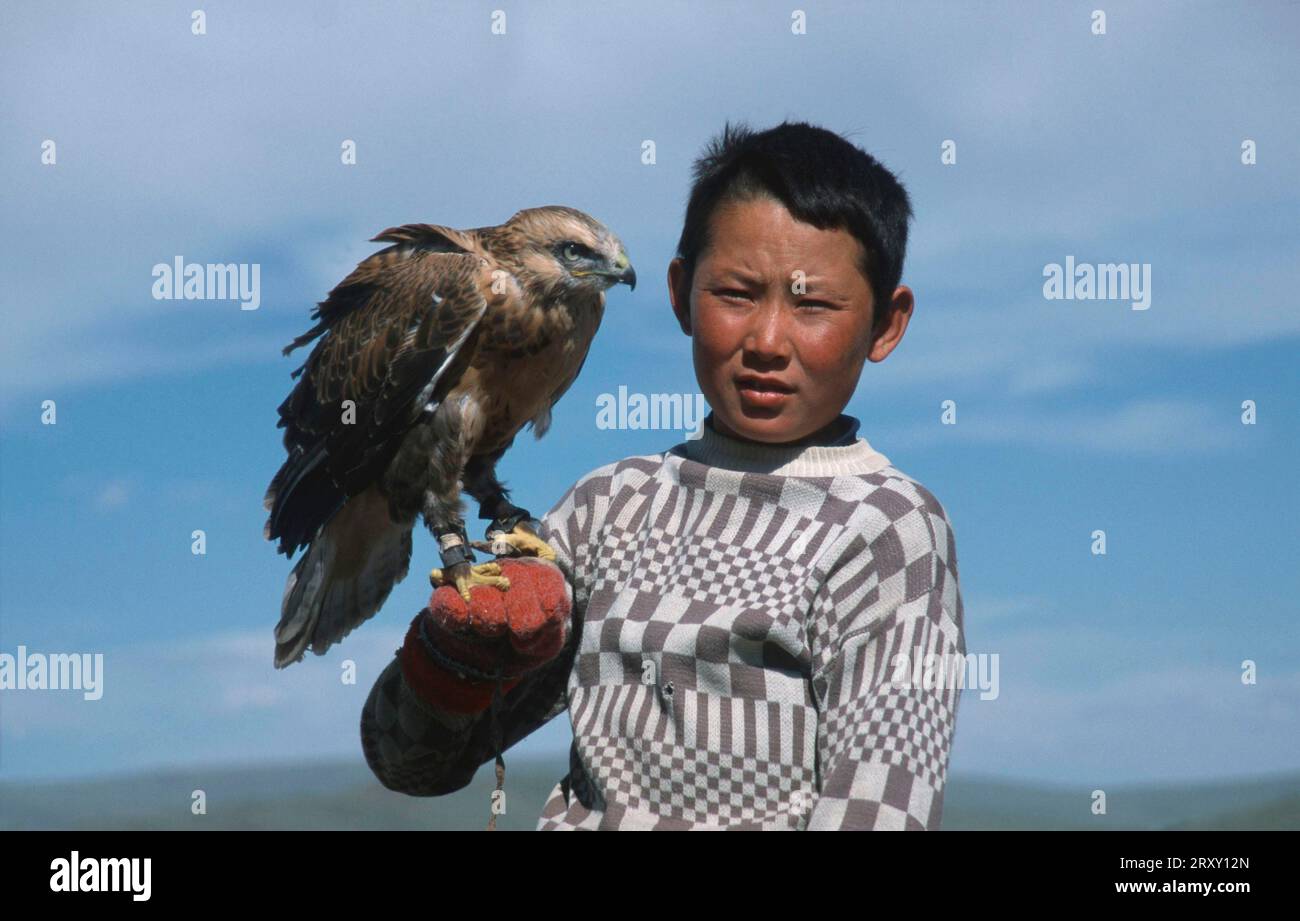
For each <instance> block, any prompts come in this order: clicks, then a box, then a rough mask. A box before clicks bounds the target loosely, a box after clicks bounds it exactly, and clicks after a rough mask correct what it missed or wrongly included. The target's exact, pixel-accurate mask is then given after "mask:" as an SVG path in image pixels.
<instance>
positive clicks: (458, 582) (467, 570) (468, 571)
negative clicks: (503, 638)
mask: <svg viewBox="0 0 1300 921" xmlns="http://www.w3.org/2000/svg"><path fill="white" fill-rule="evenodd" d="M429 581H430V582H431V583H432V584H433V585H434V586H435V587H436V586H441V585H454V586H456V591H458V592H460V597H462V598H464V599H465V600H466V601H469V590H470V588H471V587H473V586H475V585H493V586H496V587H497V588H499V589H501V590H502V591H505V590H506V589H508V588H509V587H510V580H509V579H507V578H506V577H505V576H503V575H501V564H500V563H479V564H478V565H476V566H471V565H470V564H468V563H458V564H456V565H455V566H453V567H451V568H450V569H448V570H446V571H444V570H441V569H434V570H431V571H430V572H429Z"/></svg>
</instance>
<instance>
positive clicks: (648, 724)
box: [361, 123, 966, 829]
mask: <svg viewBox="0 0 1300 921" xmlns="http://www.w3.org/2000/svg"><path fill="white" fill-rule="evenodd" d="M910 217H911V208H910V204H909V201H908V197H907V193H906V191H905V190H904V189H903V188H902V186H901V185H900V184H899V183H898V182H897V180H896V179H895V177H894V176H893V175H892V174H891V173H890V172H889V171H888V170H886V169H885V168H884V167H882V166H881V165H880V164H879V163H877V162H876V161H875V160H874V159H872V158H871V157H870V156H869V155H867V154H866V153H864V152H863V151H861V150H859V149H858V148H856V147H855V146H853V145H852V144H850V143H849V142H848V141H846V140H844V139H843V138H841V137H839V136H838V135H835V134H833V133H831V132H829V131H826V130H824V129H821V128H816V127H813V126H810V125H807V124H802V123H797V124H789V123H783V124H781V125H779V126H777V127H775V128H772V129H770V130H768V131H764V132H761V133H754V132H751V131H750V130H748V129H747V128H744V127H740V128H730V127H728V128H726V129H724V131H723V133H722V135H721V136H720V137H719V138H718V139H716V140H715V141H714V142H713V143H712V144H711V145H710V147H709V149H708V150H707V151H706V153H705V154H704V156H703V157H701V158H700V159H699V160H698V161H697V163H696V170H695V184H694V187H693V189H692V192H691V197H690V202H689V205H688V208H687V212H686V220H685V227H684V229H683V231H682V235H681V240H680V243H679V246H678V253H677V258H676V259H674V260H673V262H672V264H671V265H670V267H669V271H668V284H669V294H670V298H671V301H672V306H673V312H674V314H675V315H676V318H677V321H678V323H679V325H680V326H681V329H682V331H683V332H684V333H686V334H687V335H688V336H690V337H691V342H692V348H693V354H694V363H695V371H696V375H697V377H698V379H699V384H700V388H701V390H702V391H703V393H704V395H705V397H706V398H707V399H708V401H709V404H710V406H711V408H712V412H711V413H710V414H709V416H708V417H707V418H706V420H705V425H704V430H703V435H702V437H701V438H699V439H698V440H694V441H687V442H686V443H684V444H679V445H677V446H676V447H674V448H672V449H671V450H669V451H665V452H662V453H660V454H654V455H648V456H641V457H630V458H626V459H624V460H621V461H618V462H616V463H612V464H607V465H605V466H603V467H601V468H599V469H597V470H594V471H592V472H591V473H589V474H587V475H586V476H584V477H583V478H582V479H580V480H579V481H578V482H577V483H576V484H574V486H573V487H571V488H570V489H569V491H568V492H567V493H566V494H565V496H564V497H563V498H562V499H561V500H560V501H559V503H558V504H557V505H556V506H555V507H554V508H553V509H552V510H551V511H550V513H549V514H548V515H547V516H546V517H545V520H544V521H543V522H541V528H540V533H541V535H542V537H543V538H544V539H545V540H546V541H547V542H548V543H549V544H550V546H551V547H552V548H553V549H554V551H555V556H556V559H555V561H554V563H552V562H549V561H547V560H543V559H536V558H526V559H520V560H506V561H504V562H503V575H507V576H509V577H510V579H511V587H510V588H509V589H508V590H507V591H505V592H504V593H502V592H500V591H497V590H495V589H489V588H480V589H475V593H476V594H475V597H474V602H473V604H472V605H471V606H470V607H469V608H466V607H465V606H464V603H463V602H461V601H460V599H459V596H455V597H454V598H452V599H447V600H440V598H441V596H439V595H438V594H435V596H434V599H433V601H432V602H431V605H430V608H428V609H426V610H425V611H422V612H421V613H420V614H419V615H418V616H417V617H416V619H415V621H413V623H412V625H411V630H410V631H409V632H408V634H407V639H406V642H405V644H404V645H403V647H402V649H401V650H399V653H398V657H397V659H395V660H394V662H392V663H391V664H390V665H389V666H388V668H387V669H386V670H385V672H384V673H383V675H381V677H380V678H379V680H378V681H377V682H376V684H375V687H374V689H373V690H372V692H371V695H370V698H369V700H368V701H367V703H366V707H365V711H364V713H363V715H362V725H361V732H362V743H363V748H364V750H365V753H366V758H367V761H368V763H369V764H370V766H371V768H372V770H373V771H374V772H375V774H376V776H378V777H379V779H380V780H381V781H382V782H383V783H384V784H385V785H386V786H388V787H390V788H392V789H396V790H402V791H404V792H407V793H411V794H413V795H424V796H429V795H440V794H443V793H448V792H451V791H453V790H457V789H460V788H462V787H464V786H465V785H466V784H468V783H469V781H470V780H471V779H472V777H473V775H474V773H475V771H476V769H477V768H478V767H479V766H480V765H482V764H483V763H485V762H486V761H488V760H490V759H491V758H492V756H493V754H494V753H499V752H500V751H502V750H504V749H506V748H509V747H510V746H511V745H513V744H514V743H515V742H517V741H518V740H519V739H521V738H523V737H524V736H526V735H528V734H529V733H530V732H532V731H533V730H535V729H536V728H537V727H539V726H540V725H542V724H543V723H545V722H546V721H547V720H549V719H551V718H553V717H555V716H557V715H558V714H559V713H561V712H562V711H564V710H565V709H566V708H567V709H568V710H569V712H570V715H571V719H572V724H573V732H574V743H573V746H572V748H571V750H570V767H569V773H568V776H566V777H565V778H564V779H563V780H561V781H560V783H559V784H557V785H556V787H555V789H554V790H553V791H552V793H551V795H550V797H549V799H548V801H547V803H546V805H545V807H544V808H543V811H542V816H541V819H540V820H539V823H538V828H539V829H576V828H602V829H604V828H610V829H639V828H657V829H689V828H773V829H776V828H780V829H805V828H806V829H830V828H845V829H848V828H856V829H937V828H938V827H939V821H940V816H941V812H942V806H943V789H944V783H945V780H946V775H947V767H948V752H949V746H950V743H951V739H952V735H953V730H954V725H955V720H956V711H957V693H958V692H957V690H956V689H954V688H948V687H938V688H934V687H933V686H929V687H927V686H926V685H925V683H924V682H922V683H920V684H919V686H918V684H916V683H914V682H913V681H912V680H911V677H912V676H913V673H914V669H915V671H916V672H917V673H919V672H920V670H921V667H922V664H923V663H924V660H925V657H926V656H927V655H929V654H934V655H936V656H946V657H955V656H964V655H965V651H966V650H965V639H964V633H963V627H962V602H961V597H960V594H959V591H958V583H957V555H956V547H955V542H954V538H953V532H952V529H951V528H950V526H949V523H948V520H947V517H946V515H945V513H944V510H943V508H942V506H941V505H940V504H939V502H938V501H937V500H936V499H935V498H934V496H933V495H931V494H930V493H929V492H928V491H927V490H926V489H925V488H924V487H923V486H921V484H919V483H917V482H916V481H915V480H913V479H911V478H910V477H908V476H907V475H906V474H904V473H902V472H900V471H899V470H897V469H896V468H894V467H893V466H891V465H890V462H889V460H888V459H887V458H886V457H884V456H883V455H882V454H880V453H879V452H877V451H875V450H874V449H873V448H872V447H871V446H870V445H869V444H868V443H867V442H866V440H864V439H862V438H860V437H858V436H857V420H855V419H853V418H852V417H850V416H846V415H844V414H843V413H842V410H843V409H844V407H845V406H846V405H847V403H848V401H849V399H850V397H851V396H852V395H853V392H854V389H855V388H856V386H857V382H858V377H859V374H860V373H861V370H862V367H863V365H864V362H865V361H866V360H867V359H870V360H871V361H881V360H883V359H884V358H885V357H886V356H888V355H889V353H890V352H891V351H892V350H893V349H894V347H895V346H896V345H897V344H898V342H899V341H900V340H901V339H902V337H903V333H904V331H905V330H906V328H907V324H908V320H909V318H910V315H911V311H912V304H913V299H912V293H911V291H910V290H909V289H908V288H907V287H904V286H900V285H899V284H898V282H899V278H900V277H901V273H902V265H903V257H904V251H905V248H906V241H907V225H908V220H909V218H910ZM494 593H495V594H494ZM900 655H901V656H906V657H907V658H906V659H902V660H900V659H899V658H898V657H899V656H900ZM899 666H905V667H901V668H900V670H899V671H898V672H896V671H895V668H896V667H899ZM494 678H496V679H497V681H500V685H499V688H500V694H499V696H497V697H496V698H495V699H494V697H493V688H494V687H495V686H496V682H494V680H493V679H494ZM951 683H952V682H941V684H951ZM500 765H501V762H500V760H498V778H500V776H501V775H500Z"/></svg>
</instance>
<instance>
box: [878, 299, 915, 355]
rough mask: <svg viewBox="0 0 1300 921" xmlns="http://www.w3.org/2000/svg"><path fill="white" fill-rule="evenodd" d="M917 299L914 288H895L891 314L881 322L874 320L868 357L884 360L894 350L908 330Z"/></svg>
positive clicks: (890, 302) (890, 306)
mask: <svg viewBox="0 0 1300 921" xmlns="http://www.w3.org/2000/svg"><path fill="white" fill-rule="evenodd" d="M915 306H916V299H915V298H914V297H913V295H912V289H911V288H909V287H907V285H899V286H898V287H897V288H895V289H894V296H893V297H892V298H890V301H889V315H888V316H887V317H884V318H883V319H881V320H880V321H879V322H873V324H872V325H873V329H872V341H871V351H870V352H868V353H867V357H868V358H870V359H871V360H872V361H884V360H885V359H886V358H888V357H889V353H890V352H892V351H893V350H894V347H895V346H896V345H898V343H899V342H901V341H902V339H903V333H905V332H907V324H908V323H909V322H910V321H911V319H912V308H913V307H915Z"/></svg>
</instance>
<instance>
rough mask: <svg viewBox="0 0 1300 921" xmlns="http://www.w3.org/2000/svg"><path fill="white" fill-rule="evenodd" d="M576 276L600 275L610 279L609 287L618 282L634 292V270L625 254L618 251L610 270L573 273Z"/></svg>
mask: <svg viewBox="0 0 1300 921" xmlns="http://www.w3.org/2000/svg"><path fill="white" fill-rule="evenodd" d="M574 274H575V275H577V274H586V275H601V276H604V277H605V278H609V279H612V281H610V284H611V285H617V284H619V283H620V282H621V283H622V284H625V285H627V286H628V287H629V288H631V289H632V290H633V291H635V290H636V269H634V268H632V263H631V262H629V261H628V258H627V253H625V252H623V251H622V250H619V253H618V257H617V258H616V259H615V260H614V267H613V268H612V269H593V270H592V271H591V272H582V273H579V272H575V273H574Z"/></svg>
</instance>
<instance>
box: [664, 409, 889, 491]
mask: <svg viewBox="0 0 1300 921" xmlns="http://www.w3.org/2000/svg"><path fill="white" fill-rule="evenodd" d="M858 424H859V423H858V420H857V419H855V418H853V417H852V416H848V415H844V414H842V413H841V414H840V416H839V417H838V418H837V419H835V420H834V421H832V422H831V423H830V424H829V425H827V426H826V427H825V428H824V429H822V430H821V431H819V432H815V433H813V434H812V435H809V436H807V437H805V438H801V439H799V440H798V441H791V442H786V443H784V444H768V443H766V442H759V441H749V440H748V439H738V438H732V437H731V436H729V435H724V434H722V433H721V432H719V431H718V430H717V429H716V428H714V427H713V413H712V411H710V412H709V414H708V415H707V416H705V417H704V423H703V425H701V427H700V437H699V438H695V439H690V440H688V441H686V442H685V444H684V449H685V451H684V453H685V455H686V456H687V457H688V458H690V459H691V460H693V461H695V462H697V463H700V464H704V465H705V466H709V467H722V468H724V469H728V470H741V471H745V472H749V473H770V474H773V475H775V476H851V475H861V474H864V473H875V472H877V471H878V470H881V469H883V468H885V467H888V466H889V458H887V457H885V455H883V454H881V453H880V452H879V451H877V450H876V449H875V448H873V447H871V445H870V444H868V443H867V440H866V439H865V438H862V437H861V436H860V435H858Z"/></svg>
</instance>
